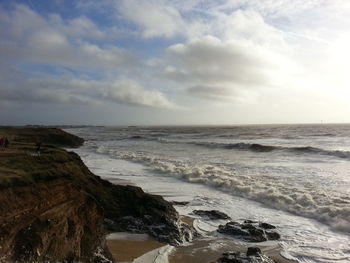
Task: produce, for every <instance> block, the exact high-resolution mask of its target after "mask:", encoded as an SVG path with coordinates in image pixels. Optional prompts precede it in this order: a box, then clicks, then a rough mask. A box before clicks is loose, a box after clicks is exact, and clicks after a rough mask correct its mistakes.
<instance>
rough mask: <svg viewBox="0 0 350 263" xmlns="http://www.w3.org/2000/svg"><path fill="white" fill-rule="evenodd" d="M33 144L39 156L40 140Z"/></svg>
mask: <svg viewBox="0 0 350 263" xmlns="http://www.w3.org/2000/svg"><path fill="white" fill-rule="evenodd" d="M35 146H36V149H35V151H36V153H37V155H38V156H40V149H41V142H37V143H36V144H35Z"/></svg>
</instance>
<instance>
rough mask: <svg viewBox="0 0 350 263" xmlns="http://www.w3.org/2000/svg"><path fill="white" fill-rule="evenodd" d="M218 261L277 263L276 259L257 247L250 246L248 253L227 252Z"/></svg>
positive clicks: (225, 262) (219, 262)
mask: <svg viewBox="0 0 350 263" xmlns="http://www.w3.org/2000/svg"><path fill="white" fill-rule="evenodd" d="M217 262H218V263H275V261H274V260H273V259H271V258H269V257H267V256H266V255H264V254H262V253H261V250H260V249H259V248H257V247H250V248H248V250H247V253H246V254H244V253H239V252H227V253H223V254H222V257H221V258H219V259H218V260H217Z"/></svg>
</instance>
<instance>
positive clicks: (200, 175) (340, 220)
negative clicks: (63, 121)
mask: <svg viewBox="0 0 350 263" xmlns="http://www.w3.org/2000/svg"><path fill="white" fill-rule="evenodd" d="M98 152H100V153H108V154H110V155H111V156H113V157H116V158H121V159H125V160H130V161H133V162H141V163H143V164H145V165H147V166H148V167H149V168H151V169H152V170H154V171H157V172H160V173H164V174H166V175H170V176H176V177H178V178H181V179H184V180H187V181H189V182H193V183H202V184H206V185H209V186H212V187H216V188H219V189H221V190H223V191H225V192H228V193H231V194H233V195H238V196H241V197H244V198H249V199H251V200H254V201H258V202H260V203H263V204H265V205H267V206H269V207H272V208H276V209H281V210H284V211H287V212H291V213H294V214H296V215H301V216H305V217H309V218H314V219H317V220H319V221H320V222H323V223H325V224H328V225H329V226H331V227H332V228H334V229H336V230H339V231H344V232H350V202H349V199H347V198H346V197H345V198H344V196H342V195H339V196H329V195H328V194H327V193H326V192H325V191H322V190H317V189H313V188H308V187H300V186H299V187H296V186H295V185H290V184H288V182H287V181H285V182H284V181H283V180H282V179H281V180H280V181H271V179H270V178H265V177H264V176H261V177H256V176H249V175H242V174H235V173H233V172H232V171H229V170H226V169H225V168H223V167H218V166H215V165H208V164H200V165H199V164H193V163H188V162H183V161H178V160H171V159H167V158H164V157H161V156H156V155H152V154H146V153H143V152H130V151H115V150H110V149H109V150H108V149H106V148H105V147H100V148H98Z"/></svg>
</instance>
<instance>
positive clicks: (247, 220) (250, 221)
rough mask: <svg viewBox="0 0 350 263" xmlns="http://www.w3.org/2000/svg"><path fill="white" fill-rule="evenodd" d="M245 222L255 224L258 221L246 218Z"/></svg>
mask: <svg viewBox="0 0 350 263" xmlns="http://www.w3.org/2000/svg"><path fill="white" fill-rule="evenodd" d="M243 223H245V224H254V223H256V221H252V220H249V219H246V220H244V222H243Z"/></svg>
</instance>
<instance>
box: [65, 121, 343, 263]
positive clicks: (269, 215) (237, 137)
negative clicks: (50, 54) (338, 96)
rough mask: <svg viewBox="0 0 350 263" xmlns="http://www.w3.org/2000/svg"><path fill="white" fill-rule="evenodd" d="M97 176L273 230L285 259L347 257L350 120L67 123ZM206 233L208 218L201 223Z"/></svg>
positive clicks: (184, 209)
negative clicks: (229, 124)
mask: <svg viewBox="0 0 350 263" xmlns="http://www.w3.org/2000/svg"><path fill="white" fill-rule="evenodd" d="M69 132H72V133H75V134H77V135H79V136H82V137H84V138H86V139H87V142H86V143H85V145H84V146H83V147H81V148H79V149H78V150H76V151H77V152H78V153H79V154H80V155H81V156H82V157H83V160H84V161H85V162H86V163H87V165H88V166H89V167H90V168H91V169H92V171H93V172H95V173H96V174H98V175H101V176H103V177H106V178H108V179H113V178H118V180H120V179H125V180H127V181H130V182H132V183H133V184H136V185H139V186H141V187H143V188H144V189H145V190H146V191H148V192H154V193H159V194H163V195H166V198H167V199H169V200H180V201H183V200H184V201H189V202H190V204H189V206H187V207H177V208H178V210H179V211H180V212H181V213H182V214H189V213H191V212H192V210H193V209H218V210H220V211H223V212H226V213H227V214H229V215H230V216H231V217H232V218H233V219H255V220H261V221H267V222H269V223H272V224H276V225H278V226H279V231H280V233H281V234H282V241H281V242H280V243H279V244H280V245H282V246H283V248H284V251H285V253H286V255H288V256H289V257H291V258H296V259H298V260H300V261H301V262H349V261H350V247H349V245H348V244H350V242H349V241H350V238H349V232H350V229H349V226H350V176H349V171H350V169H349V168H350V126H341V125H338V126H242V127H150V128H147V127H129V128H128V127H124V128H123V127H121V128H103V127H99V128H89V127H86V128H79V129H71V130H69ZM201 224H202V227H203V228H204V229H205V231H211V230H215V229H216V227H217V225H215V224H214V225H213V223H212V222H205V220H204V221H203V222H202V223H201Z"/></svg>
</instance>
